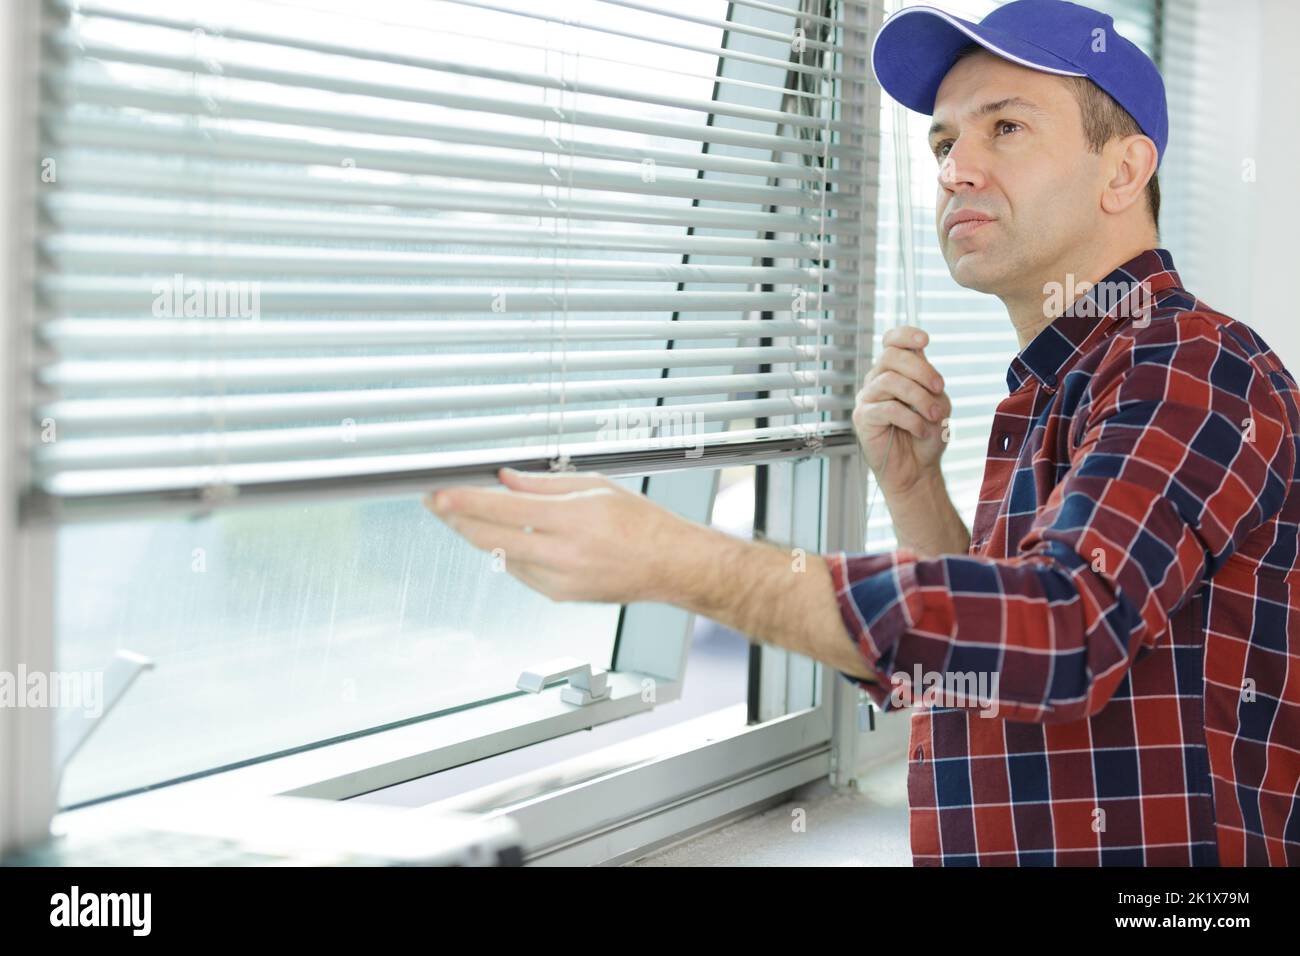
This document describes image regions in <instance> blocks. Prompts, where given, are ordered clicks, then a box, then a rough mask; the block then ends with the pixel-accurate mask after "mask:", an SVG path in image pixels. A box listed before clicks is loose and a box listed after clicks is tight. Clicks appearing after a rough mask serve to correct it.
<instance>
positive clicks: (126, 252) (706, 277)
mask: <svg viewBox="0 0 1300 956" xmlns="http://www.w3.org/2000/svg"><path fill="white" fill-rule="evenodd" d="M40 245H41V251H42V252H44V253H45V255H47V256H49V258H50V260H51V261H52V262H53V263H54V264H55V265H56V266H57V267H58V268H59V269H60V270H62V271H66V272H99V273H112V272H117V273H128V274H129V273H146V274H148V273H153V274H162V275H171V274H174V273H177V272H181V273H184V272H203V273H205V274H208V275H248V276H260V275H297V276H315V275H320V276H333V277H336V278H341V279H342V278H349V279H350V278H358V277H381V276H382V277H403V276H404V277H411V278H425V279H546V280H552V279H556V280H568V281H570V282H574V281H585V280H595V281H604V282H612V281H628V282H689V283H694V284H707V283H729V284H732V285H762V284H763V283H769V284H775V283H794V284H796V285H809V284H811V285H813V286H814V288H815V286H816V284H817V283H818V282H819V281H820V282H822V283H823V284H828V283H829V284H844V283H851V282H853V281H854V279H855V277H853V276H851V275H844V274H842V273H838V272H832V271H826V270H820V271H819V270H818V269H816V268H813V267H803V268H791V267H784V268H783V267H778V266H724V265H695V264H693V263H670V262H663V263H656V262H633V261H623V260H618V259H574V258H549V259H542V258H536V257H529V256H490V255H474V254H470V253H461V254H451V253H436V252H402V251H395V250H388V249H382V250H361V249H348V250H341V249H322V248H319V247H311V246H306V247H296V248H295V247H293V246H283V245H280V246H266V245H255V244H252V243H226V242H219V241H205V240H203V239H199V240H192V241H184V240H160V239H128V238H117V239H115V240H114V241H113V243H112V245H111V246H106V245H105V244H104V241H103V240H102V239H100V238H98V237H79V236H58V237H53V238H48V239H45V240H43V241H42V242H41V244H40Z"/></svg>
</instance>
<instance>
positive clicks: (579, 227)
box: [25, 0, 879, 517]
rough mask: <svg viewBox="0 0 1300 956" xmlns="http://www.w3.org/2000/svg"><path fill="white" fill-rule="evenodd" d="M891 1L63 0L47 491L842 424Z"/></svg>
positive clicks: (539, 459)
mask: <svg viewBox="0 0 1300 956" xmlns="http://www.w3.org/2000/svg"><path fill="white" fill-rule="evenodd" d="M874 10H875V8H874V7H873V4H872V3H869V2H867V0H833V2H832V0H791V2H790V3H789V4H783V3H769V2H734V3H730V4H725V3H720V2H719V3H716V4H713V5H709V4H688V3H686V2H677V3H663V4H661V3H654V4H651V3H639V2H632V0H590V2H584V3H575V4H572V5H566V7H565V10H564V14H563V15H562V16H561V15H560V14H558V13H556V12H555V11H554V10H553V9H552V8H549V7H543V6H538V5H533V4H527V3H524V2H523V0H501V2H476V0H455V2H443V3H435V2H420V3H397V2H388V0H376V2H372V3H367V4H366V5H364V7H363V8H359V7H358V5H357V4H354V3H342V2H337V0H336V2H330V0H296V2H271V0H242V2H231V3H227V2H221V3H218V2H215V0H212V2H206V0H199V2H195V3H190V4H185V5H173V4H169V3H164V2H161V0H46V2H45V11H46V17H45V26H44V30H43V37H42V69H41V91H40V97H41V103H40V118H41V124H40V125H41V136H42V155H43V156H44V157H45V160H44V161H43V169H42V180H43V182H42V188H41V190H40V192H39V195H38V199H37V202H38V213H39V220H40V223H41V227H40V235H39V237H38V252H39V263H38V271H37V278H36V312H35V315H36V321H35V323H34V325H35V335H36V339H37V351H36V361H35V363H34V369H33V375H34V388H35V395H36V398H35V400H34V402H33V407H32V409H31V411H32V416H31V421H32V429H33V437H32V442H31V450H32V453H31V455H30V476H29V487H30V492H29V494H28V496H27V498H26V501H25V505H26V507H27V508H28V509H29V510H31V511H34V512H40V513H51V512H57V513H58V514H59V515H60V516H63V517H73V516H76V515H79V514H101V513H109V514H111V513H114V512H115V511H120V509H121V508H124V507H126V506H128V505H131V506H135V507H137V508H144V509H151V508H157V507H161V506H163V505H166V504H176V503H180V504H182V505H186V506H189V505H192V504H194V503H198V504H200V505H202V506H203V507H205V508H210V507H215V506H217V505H220V504H222V503H224V502H226V501H229V500H231V499H235V498H238V499H249V498H254V499H255V498H260V497H265V496H268V495H277V494H279V495H285V494H289V495H296V494H304V495H305V494H313V493H314V494H329V495H335V494H351V493H365V492H379V491H385V492H388V493H391V492H392V491H394V490H400V489H402V488H411V489H415V488H424V487H428V483H429V482H431V481H435V480H437V479H439V478H445V477H447V476H456V477H458V478H463V477H466V476H476V475H477V476H482V475H484V474H487V473H490V472H493V471H495V469H496V467H498V466H500V465H503V464H509V465H515V466H517V467H532V468H548V467H549V468H571V467H600V468H602V469H603V470H606V471H609V472H612V473H617V472H619V471H624V472H627V471H631V470H652V469H655V468H664V467H671V468H681V467H694V466H698V465H716V464H717V463H718V462H719V461H720V460H732V459H736V458H738V457H740V458H744V459H746V460H751V461H761V460H767V459H770V458H773V457H778V456H788V455H792V454H798V455H808V454H825V453H829V452H831V451H834V450H837V449H844V448H852V447H853V442H854V439H853V436H852V428H851V424H850V420H849V419H850V415H851V411H852V406H853V396H854V393H855V391H856V385H855V383H856V380H857V371H856V368H857V363H858V361H859V354H858V353H859V352H861V351H862V348H861V339H860V337H859V336H858V330H859V324H860V323H862V324H863V325H862V327H867V326H866V325H865V323H866V322H867V321H869V317H866V316H865V314H864V313H865V310H866V308H867V307H868V306H869V304H870V302H871V298H870V295H871V283H872V281H873V278H874V242H873V228H874V224H875V205H874V203H875V189H876V179H877V171H878V161H877V159H876V150H877V146H878V142H877V138H876V132H875V128H874V126H875V117H876V110H877V103H878V100H877V99H876V97H877V96H878V94H876V93H874V92H873V87H874V84H873V83H871V82H870V79H869V68H868V66H867V52H868V51H869V48H870V42H869V41H870V36H869V33H870V30H871V29H873V28H874V26H875V25H877V24H878V21H879V17H878V15H876V16H874V19H873V11H874ZM864 295H865V296H866V298H865V300H864V298H863V297H864Z"/></svg>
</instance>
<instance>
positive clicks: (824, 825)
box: [625, 752, 912, 866]
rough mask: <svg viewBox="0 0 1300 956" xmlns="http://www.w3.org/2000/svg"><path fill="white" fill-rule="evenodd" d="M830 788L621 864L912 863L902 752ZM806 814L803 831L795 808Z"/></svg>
mask: <svg viewBox="0 0 1300 956" xmlns="http://www.w3.org/2000/svg"><path fill="white" fill-rule="evenodd" d="M854 784H855V789H852V790H848V791H844V792H841V793H836V792H835V791H834V790H833V789H832V788H831V786H830V784H829V783H828V782H827V781H826V780H825V779H821V780H816V781H813V782H812V783H809V784H807V785H805V786H803V787H800V788H799V789H798V790H797V791H796V792H795V793H794V795H793V796H792V798H791V799H788V800H786V801H784V802H782V803H780V804H778V805H777V806H775V807H772V808H770V809H768V810H765V811H763V812H762V813H758V814H755V815H754V816H751V817H747V818H745V819H743V820H740V821H738V822H736V823H731V824H728V825H726V826H723V827H720V828H718V829H715V830H711V831H709V832H707V833H703V834H700V835H698V836H694V837H691V838H689V839H686V840H683V841H681V842H679V843H675V844H673V845H672V846H669V847H665V848H663V849H660V850H656V851H655V852H653V853H650V854H647V855H646V856H643V857H641V858H640V859H638V860H635V861H633V862H631V863H627V864H625V865H627V866H911V865H912V854H911V845H910V840H909V836H908V811H907V754H906V753H905V752H904V753H902V754H900V755H898V756H897V757H896V758H894V759H892V760H889V761H886V762H884V763H881V764H880V765H878V766H875V767H872V768H871V769H870V770H867V771H866V772H864V773H863V775H862V776H860V777H858V778H856V779H855V781H854ZM796 810H802V811H804V813H803V815H802V821H803V830H802V831H800V830H798V829H796V827H795V821H796V819H797V818H796V816H795V811H796Z"/></svg>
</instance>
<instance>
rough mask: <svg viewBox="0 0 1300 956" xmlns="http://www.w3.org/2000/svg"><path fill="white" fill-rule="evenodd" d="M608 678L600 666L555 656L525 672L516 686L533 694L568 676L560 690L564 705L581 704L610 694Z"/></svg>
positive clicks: (601, 698) (574, 658)
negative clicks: (566, 682) (565, 685)
mask: <svg viewBox="0 0 1300 956" xmlns="http://www.w3.org/2000/svg"><path fill="white" fill-rule="evenodd" d="M608 677H609V675H608V673H607V672H606V671H605V669H604V668H603V667H592V666H591V664H589V663H588V662H587V661H584V660H580V659H578V658H576V657H557V658H555V659H554V660H549V661H547V662H546V663H545V664H540V665H538V666H537V667H530V668H529V669H528V670H526V671H524V672H523V673H522V674H520V675H519V680H518V682H517V683H516V685H515V686H516V687H518V688H519V689H520V690H526V691H528V692H529V693H532V694H536V693H540V692H541V690H542V689H543V688H544V687H546V686H547V685H548V684H554V683H555V682H556V681H560V680H565V679H567V680H568V682H569V683H568V686H567V687H565V688H564V690H562V691H560V699H561V700H562V701H564V702H565V703H566V704H578V705H583V704H590V703H591V702H592V701H596V700H604V699H605V698H607V697H608V696H609V682H608Z"/></svg>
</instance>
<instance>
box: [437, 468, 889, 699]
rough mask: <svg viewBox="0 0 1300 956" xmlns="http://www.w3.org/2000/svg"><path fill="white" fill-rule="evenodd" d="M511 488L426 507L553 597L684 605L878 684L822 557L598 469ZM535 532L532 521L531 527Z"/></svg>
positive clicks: (526, 477) (533, 476)
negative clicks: (738, 532) (673, 503)
mask: <svg viewBox="0 0 1300 956" xmlns="http://www.w3.org/2000/svg"><path fill="white" fill-rule="evenodd" d="M497 477H498V478H499V480H500V481H501V484H502V485H503V486H504V487H500V488H476V487H472V486H458V487H455V488H444V489H442V490H440V491H438V492H435V493H433V494H431V495H426V496H425V497H424V499H423V500H424V505H425V507H426V508H428V509H429V510H430V511H432V512H433V513H434V514H435V515H437V516H438V517H439V518H441V519H442V520H443V521H445V522H446V523H447V524H448V525H449V526H450V527H451V528H452V529H453V530H454V531H456V532H457V533H458V534H460V535H461V536H462V537H464V538H465V540H467V541H468V542H469V543H470V544H472V545H473V546H474V547H476V548H479V549H481V550H483V551H488V552H493V551H496V550H497V549H500V556H501V557H502V558H503V559H504V561H505V569H506V570H507V571H508V572H510V574H512V575H514V576H515V577H516V578H518V579H519V580H520V581H522V582H524V584H527V585H528V586H529V587H530V588H532V589H533V590H535V591H538V592H540V593H542V594H544V595H546V596H547V597H549V598H551V599H552V600H554V601H599V602H605V603H611V604H629V603H631V602H633V601H662V602H664V603H666V604H674V605H676V606H678V607H681V608H685V609H686V610H688V611H693V612H695V613H697V614H702V615H704V616H706V617H710V618H712V619H713V620H715V621H717V622H719V623H720V624H723V625H724V626H726V627H730V628H732V629H733V630H736V631H738V632H739V633H741V634H744V635H746V636H747V637H749V638H750V639H751V640H758V641H766V642H770V643H773V644H777V645H779V646H782V647H786V648H789V649H790V650H793V651H796V652H797V653H800V654H804V655H806V656H808V657H812V658H813V659H815V660H821V661H825V662H826V663H828V664H830V665H831V666H832V667H835V668H836V669H838V670H841V671H844V672H845V673H851V674H855V675H857V676H859V677H863V678H867V679H871V680H875V679H876V678H875V677H874V675H872V673H871V671H870V669H868V668H864V666H863V661H862V658H861V655H860V653H859V652H858V648H857V646H856V644H855V643H854V641H853V640H852V639H851V638H850V637H849V634H848V632H847V631H846V630H845V628H844V624H843V622H842V621H841V619H840V612H839V609H838V606H837V604H836V600H835V594H834V590H833V587H832V581H831V575H830V571H829V569H828V567H827V565H826V562H825V561H824V560H823V558H822V557H821V556H820V555H817V554H804V553H803V552H802V550H801V549H793V550H792V551H789V552H787V551H786V550H784V549H782V548H780V547H777V546H775V545H772V544H769V543H761V544H760V543H755V542H750V541H744V540H741V539H739V538H735V537H733V536H731V535H728V534H726V533H725V532H722V531H718V530H717V529H715V528H710V527H708V526H706V525H701V524H696V523H694V522H692V521H688V520H686V519H685V518H682V517H680V516H678V515H675V514H673V513H672V512H671V511H669V510H668V509H666V508H663V507H660V506H659V505H657V504H655V503H654V502H653V501H650V500H649V499H648V498H646V497H645V496H644V495H640V494H637V493H636V492H634V491H629V490H627V489H626V488H624V487H623V486H622V485H620V484H618V483H616V482H614V481H612V480H611V479H609V478H608V477H606V476H604V475H600V474H587V475H575V474H572V473H565V472H560V473H556V474H550V473H529V472H520V471H514V470H512V469H509V468H503V469H501V470H500V471H499V472H498V473H497ZM525 528H532V529H533V530H532V531H531V532H528V531H525V530H524V529H525Z"/></svg>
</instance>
